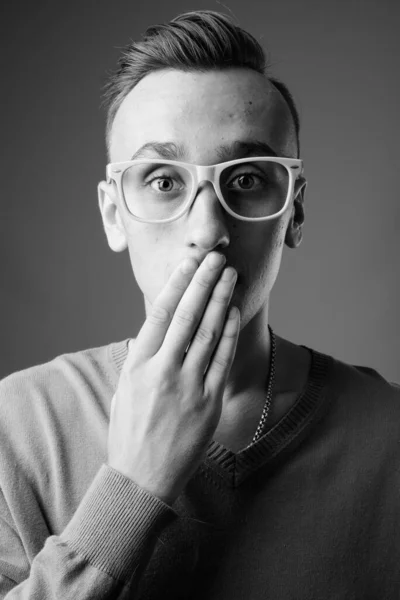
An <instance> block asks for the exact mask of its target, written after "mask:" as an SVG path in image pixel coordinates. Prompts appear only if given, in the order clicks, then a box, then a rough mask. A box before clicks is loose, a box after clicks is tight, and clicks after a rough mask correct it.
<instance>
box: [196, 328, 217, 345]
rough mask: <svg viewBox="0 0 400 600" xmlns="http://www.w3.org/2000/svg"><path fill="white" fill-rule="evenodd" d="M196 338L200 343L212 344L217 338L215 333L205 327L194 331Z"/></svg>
mask: <svg viewBox="0 0 400 600" xmlns="http://www.w3.org/2000/svg"><path fill="white" fill-rule="evenodd" d="M196 338H197V339H198V340H199V341H200V342H201V343H205V344H212V343H213V342H215V340H216V338H217V333H216V331H213V330H212V329H208V328H207V327H199V328H198V330H197V331H196Z"/></svg>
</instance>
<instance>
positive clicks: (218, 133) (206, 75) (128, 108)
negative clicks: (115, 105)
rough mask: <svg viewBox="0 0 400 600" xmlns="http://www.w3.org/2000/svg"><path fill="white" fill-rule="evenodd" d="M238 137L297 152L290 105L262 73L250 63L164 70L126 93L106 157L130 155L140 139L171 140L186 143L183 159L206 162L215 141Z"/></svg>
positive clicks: (224, 142) (145, 141)
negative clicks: (247, 65) (224, 67)
mask: <svg viewBox="0 0 400 600" xmlns="http://www.w3.org/2000/svg"><path fill="white" fill-rule="evenodd" d="M238 141H239V142H240V141H245V142H251V141H258V142H264V143H266V144H268V145H270V146H271V147H272V149H273V150H274V152H275V153H276V154H277V155H278V156H295V155H296V154H295V153H296V145H295V133H294V127H293V122H292V118H291V115H290V111H289V108H288V106H287V104H286V102H285V100H284V99H283V97H282V96H281V94H280V92H279V91H278V90H277V89H276V88H275V87H274V86H273V85H272V84H271V82H270V81H269V80H268V79H267V78H266V77H264V76H263V75H261V74H259V73H257V72H255V71H253V70H250V69H229V70H224V71H207V72H184V71H177V70H163V71H157V72H153V73H151V74H149V75H147V76H146V77H144V78H143V79H142V80H141V81H140V82H139V83H138V84H137V85H136V86H135V87H134V88H133V89H132V90H131V91H130V92H129V94H128V95H127V96H126V97H125V98H124V100H123V102H122V103H121V106H120V107H119V109H118V111H117V113H116V116H115V119H114V123H113V126H112V129H111V136H110V158H111V161H112V162H119V161H124V160H129V159H130V157H131V156H132V155H133V154H134V153H135V152H137V150H138V149H139V148H140V147H141V146H143V145H144V144H148V143H149V142H161V143H165V142H173V143H175V144H177V145H179V146H180V147H182V148H183V149H184V160H187V161H188V162H198V163H200V164H201V162H202V161H204V163H205V164H207V163H209V164H210V163H212V162H213V161H214V159H215V158H216V156H217V149H218V147H220V146H226V145H229V144H234V143H235V142H238ZM213 157H214V158H213ZM232 158H234V156H233V157H232ZM215 162H218V161H215Z"/></svg>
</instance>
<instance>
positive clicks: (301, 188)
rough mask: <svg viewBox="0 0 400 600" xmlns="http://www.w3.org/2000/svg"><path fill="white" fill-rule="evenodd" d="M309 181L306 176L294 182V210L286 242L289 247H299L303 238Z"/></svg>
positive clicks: (287, 230)
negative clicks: (305, 202) (305, 203)
mask: <svg viewBox="0 0 400 600" xmlns="http://www.w3.org/2000/svg"><path fill="white" fill-rule="evenodd" d="M306 187H307V181H306V180H305V179H304V177H299V178H298V179H296V181H295V184H294V200H293V207H292V212H291V215H290V219H289V222H288V226H287V229H286V235H285V244H286V246H288V247H289V248H297V246H299V245H300V243H301V240H302V239H303V223H304V198H305V191H306Z"/></svg>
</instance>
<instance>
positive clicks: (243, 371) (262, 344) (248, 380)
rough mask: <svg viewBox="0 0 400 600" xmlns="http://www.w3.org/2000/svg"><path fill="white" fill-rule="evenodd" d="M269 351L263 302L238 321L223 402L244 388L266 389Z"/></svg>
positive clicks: (266, 319) (268, 336)
mask: <svg viewBox="0 0 400 600" xmlns="http://www.w3.org/2000/svg"><path fill="white" fill-rule="evenodd" d="M270 353H271V340H270V334H269V330H268V302H266V303H265V304H264V305H263V307H262V309H261V310H260V311H259V312H258V313H257V314H256V315H255V316H254V317H253V318H252V319H251V320H250V321H249V322H248V323H246V322H244V324H243V325H241V331H240V334H239V339H238V344H237V348H236V354H235V358H234V361H233V364H232V367H231V370H230V373H229V377H228V381H227V384H226V387H225V393H224V404H226V403H229V400H230V399H231V398H233V397H235V396H236V397H237V396H238V395H240V394H242V393H244V392H246V391H249V390H257V389H262V390H266V387H267V380H268V373H269V362H270Z"/></svg>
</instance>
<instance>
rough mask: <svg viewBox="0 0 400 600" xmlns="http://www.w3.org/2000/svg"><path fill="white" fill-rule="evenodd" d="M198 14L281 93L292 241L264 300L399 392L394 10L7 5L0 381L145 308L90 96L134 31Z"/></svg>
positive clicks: (96, 100)
mask: <svg viewBox="0 0 400 600" xmlns="http://www.w3.org/2000/svg"><path fill="white" fill-rule="evenodd" d="M201 8H208V9H213V10H219V11H222V12H226V13H228V14H229V13H230V14H232V16H233V17H234V19H235V20H236V22H238V23H239V25H241V26H242V27H243V28H245V29H247V30H249V31H250V32H251V33H252V34H253V35H254V36H255V37H256V38H257V39H258V40H259V41H260V42H261V43H262V45H263V46H264V47H265V49H266V50H267V53H268V56H269V62H270V64H271V73H272V74H273V75H275V76H277V77H278V78H280V79H282V80H283V81H284V82H285V83H286V84H287V85H288V87H289V89H290V90H291V91H292V93H293V95H294V97H295V100H296V102H297V105H298V107H299V112H300V117H301V158H303V160H304V164H305V173H306V176H307V179H308V182H309V184H308V189H307V197H306V203H305V211H306V213H305V214H306V221H305V227H304V239H303V242H302V244H301V246H300V247H299V248H298V249H296V250H289V249H288V248H286V247H285V249H284V254H283V261H282V267H281V272H280V274H279V276H278V280H277V283H276V285H275V287H274V290H273V292H272V295H271V303H270V322H271V324H272V326H273V327H274V329H275V331H276V332H277V333H278V335H280V336H283V337H286V338H288V339H290V340H291V341H293V342H295V343H298V344H304V345H307V346H310V347H313V348H315V349H316V350H319V351H321V352H325V353H328V354H331V355H333V356H335V357H338V358H340V359H342V360H345V361H347V362H350V363H352V364H356V365H366V366H371V367H374V368H375V369H377V370H378V371H379V372H380V373H381V374H382V375H383V376H384V377H386V378H388V379H391V380H397V381H400V325H399V307H400V290H399V277H400V273H399V260H400V229H399V223H400V198H399V195H400V194H399V156H400V155H399V136H400V127H399V123H400V117H399V114H400V113H399V104H400V94H399V88H400V84H399V73H400V38H399V34H398V32H399V30H400V9H399V3H397V2H393V1H392V0H386V1H385V0H379V1H378V0H376V1H374V0H365V1H361V0H360V1H356V0H346V2H344V1H343V2H341V1H329V0H328V1H325V2H316V1H315V0H265V1H263V2H261V1H259V0H246V2H242V1H239V0H225V1H224V3H222V2H218V1H217V0H209V1H208V2H204V1H203V0H197V1H196V2H185V1H179V0H169V1H168V2H161V1H159V0H158V1H155V0H147V1H146V2H138V1H132V0H131V1H128V0H116V1H113V2H110V1H109V0H99V1H94V0H86V1H85V2H61V1H59V2H58V1H43V0H38V1H36V2H27V1H25V2H11V1H10V2H4V3H3V5H2V13H3V14H2V19H1V21H2V25H1V27H2V32H1V39H2V52H1V74H2V76H1V79H2V81H1V84H2V94H1V95H2V100H3V108H2V110H1V119H2V125H1V130H0V131H1V148H2V160H1V194H0V267H1V279H0V303H1V304H0V311H1V312H0V315H1V316H0V318H1V322H0V330H1V332H0V333H1V335H0V377H3V376H5V375H7V374H9V373H11V372H13V371H16V370H19V369H22V368H25V367H28V366H31V365H34V364H38V363H41V362H44V361H47V360H49V359H51V358H53V357H54V356H56V355H57V354H60V353H64V352H70V351H75V350H80V349H84V348H88V347H94V346H99V345H103V344H106V343H108V342H112V341H116V340H120V339H124V338H127V337H131V336H135V335H136V334H137V332H138V330H139V328H140V326H141V324H142V323H143V320H144V315H145V313H144V304H143V297H142V294H141V292H140V290H139V289H138V287H137V285H136V283H135V281H134V277H133V275H132V272H131V268H130V263H129V258H128V254H127V253H123V254H113V253H112V252H111V251H110V250H109V248H108V246H107V243H106V239H105V235H104V232H103V229H102V224H101V219H100V214H99V211H98V207H97V193H96V186H97V182H98V181H99V180H100V179H102V178H104V173H105V165H106V160H107V159H106V153H105V146H104V124H105V114H104V111H103V110H102V109H101V106H100V103H101V91H102V87H103V85H104V82H105V80H106V75H107V72H109V71H111V70H113V69H114V68H115V66H116V61H117V58H118V56H119V53H120V49H121V47H123V46H124V45H125V44H127V43H128V42H129V41H130V39H131V38H134V39H135V38H138V37H139V36H140V35H141V33H142V32H143V31H144V30H145V29H146V27H147V26H149V25H152V24H154V23H158V22H162V21H168V20H170V19H171V18H173V17H174V16H176V15H177V14H178V13H180V12H183V11H187V10H193V9H201Z"/></svg>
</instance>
